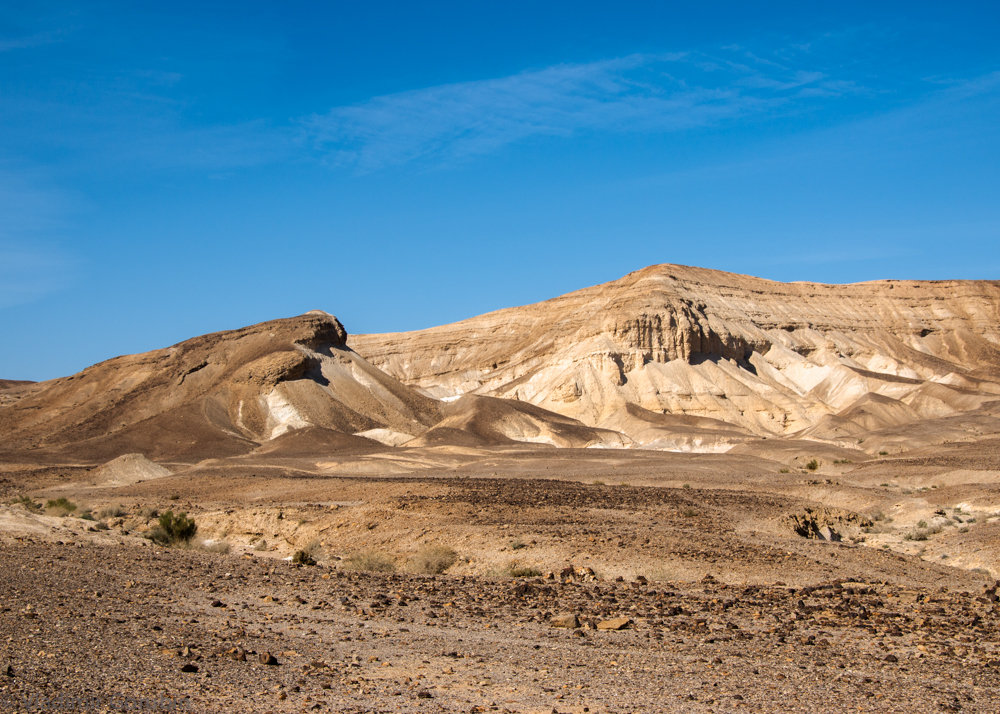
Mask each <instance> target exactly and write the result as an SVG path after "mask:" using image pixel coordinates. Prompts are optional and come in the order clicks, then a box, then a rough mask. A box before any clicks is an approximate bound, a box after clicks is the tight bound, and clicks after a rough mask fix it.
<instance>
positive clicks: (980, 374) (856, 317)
mask: <svg viewBox="0 0 1000 714" xmlns="http://www.w3.org/2000/svg"><path fill="white" fill-rule="evenodd" d="M350 344H351V346H352V347H353V348H354V349H356V350H357V351H358V352H359V353H360V354H362V355H364V356H365V358H366V359H368V360H369V361H370V362H371V363H372V364H374V365H376V366H378V367H379V368H381V369H382V370H384V371H386V372H387V373H389V374H391V375H393V376H394V377H397V378H398V379H400V380H401V381H403V382H406V383H408V384H412V385H414V386H417V387H419V388H421V389H422V390H423V391H425V392H426V393H428V394H430V395H432V396H435V397H439V398H440V397H448V398H450V397H455V396H457V395H462V394H468V393H476V394H484V395H493V396H498V397H507V398H512V399H517V400H523V401H527V402H530V403H532V404H535V405H538V406H542V407H545V408H547V409H550V410H552V411H555V412H558V413H560V414H563V415H566V416H569V417H573V418H576V419H579V420H580V421H582V422H583V423H585V424H588V425H591V426H595V427H597V426H600V427H608V428H611V429H615V430H617V431H620V432H623V433H624V434H626V435H628V436H629V437H631V438H632V439H634V440H635V441H636V442H638V443H639V444H645V445H650V446H654V447H657V448H694V449H698V450H721V449H725V448H728V447H729V445H731V444H732V443H735V442H737V441H740V440H742V439H745V438H746V437H747V436H748V435H751V434H756V435H783V436H786V435H793V434H803V435H805V434H808V435H809V436H811V437H812V438H829V439H840V440H848V439H851V440H854V439H855V437H857V435H858V433H860V432H863V431H870V430H872V429H875V428H884V427H889V426H893V425H900V424H906V423H911V422H913V421H916V420H921V419H928V418H942V417H947V416H953V415H956V414H961V413H968V412H972V411H975V410H977V409H980V408H982V407H983V405H986V404H989V403H990V402H996V401H997V400H1000V282H997V281H878V282H869V283H858V284H851V285H823V284H817V283H778V282H773V281H769V280H763V279H760V278H754V277H749V276H744V275H734V274H730V273H724V272H720V271H714V270H707V269H699V268H690V267H683V266H675V265H660V266H652V267H649V268H646V269H643V270H640V271H637V272H634V273H630V274H629V275H627V276H625V277H624V278H622V279H620V280H616V281H614V282H611V283H607V284H605V285H598V286H595V287H592V288H587V289H584V290H580V291H577V292H573V293H570V294H568V295H563V296H561V297H557V298H554V299H552V300H547V301H545V302H542V303H537V304H534V305H527V306H523V307H517V308H510V309H506V310H500V311H497V312H494V313H489V314H486V315H481V316H479V317H474V318H471V319H468V320H464V321H462V322H457V323H454V324H450V325H443V326H440V327H434V328H430V329H426V330H420V331H416V332H409V333H393V334H381V335H355V336H352V337H351V338H350ZM664 417H666V419H665V418H664ZM699 420H703V421H699ZM704 420H707V421H704Z"/></svg>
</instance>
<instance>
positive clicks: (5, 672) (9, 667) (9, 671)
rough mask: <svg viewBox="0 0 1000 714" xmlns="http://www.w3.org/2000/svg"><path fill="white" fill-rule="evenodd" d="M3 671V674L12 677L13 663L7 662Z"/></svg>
mask: <svg viewBox="0 0 1000 714" xmlns="http://www.w3.org/2000/svg"><path fill="white" fill-rule="evenodd" d="M3 673H4V674H5V675H7V676H8V677H13V676H14V665H12V664H8V665H7V668H6V669H5V670H4V671H3Z"/></svg>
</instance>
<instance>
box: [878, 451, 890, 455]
mask: <svg viewBox="0 0 1000 714" xmlns="http://www.w3.org/2000/svg"><path fill="white" fill-rule="evenodd" d="M878 455H879V456H888V455H889V452H888V451H880V452H878Z"/></svg>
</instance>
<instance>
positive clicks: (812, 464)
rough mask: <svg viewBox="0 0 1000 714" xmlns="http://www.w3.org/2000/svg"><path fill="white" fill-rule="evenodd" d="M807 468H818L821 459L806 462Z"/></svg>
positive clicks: (811, 469)
mask: <svg viewBox="0 0 1000 714" xmlns="http://www.w3.org/2000/svg"><path fill="white" fill-rule="evenodd" d="M806 468H807V469H809V470H810V471H815V470H816V469H818V468H819V461H817V460H816V459H813V460H812V461H810V462H809V463H807V464H806Z"/></svg>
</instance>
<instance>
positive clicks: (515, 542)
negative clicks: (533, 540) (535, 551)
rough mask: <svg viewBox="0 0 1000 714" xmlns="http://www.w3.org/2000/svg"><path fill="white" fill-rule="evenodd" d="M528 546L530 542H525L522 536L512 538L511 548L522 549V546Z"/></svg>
mask: <svg viewBox="0 0 1000 714" xmlns="http://www.w3.org/2000/svg"><path fill="white" fill-rule="evenodd" d="M527 547H528V544H527V543H525V542H524V541H523V540H521V539H520V538H518V539H515V540H512V541H511V542H510V549H511V550H521V548H527Z"/></svg>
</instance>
